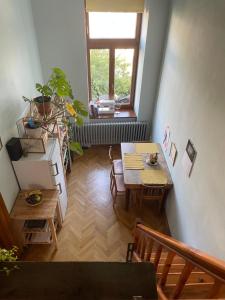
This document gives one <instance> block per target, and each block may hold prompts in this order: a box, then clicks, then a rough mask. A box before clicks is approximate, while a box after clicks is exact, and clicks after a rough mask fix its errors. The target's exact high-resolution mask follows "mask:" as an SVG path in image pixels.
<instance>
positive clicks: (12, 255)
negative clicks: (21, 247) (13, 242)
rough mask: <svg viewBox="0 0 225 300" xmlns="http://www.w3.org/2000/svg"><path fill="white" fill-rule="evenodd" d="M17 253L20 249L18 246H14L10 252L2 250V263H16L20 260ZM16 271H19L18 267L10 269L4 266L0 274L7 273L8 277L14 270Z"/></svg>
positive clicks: (0, 254) (0, 249)
mask: <svg viewBox="0 0 225 300" xmlns="http://www.w3.org/2000/svg"><path fill="white" fill-rule="evenodd" d="M17 252H18V248H17V247H16V246H14V247H13V248H12V249H10V250H7V249H2V248H0V263H4V262H8V261H16V260H17V259H18V257H17ZM16 269H18V266H17V265H13V266H10V268H9V267H8V266H4V265H2V266H1V268H0V272H5V273H6V275H7V276H8V275H10V273H11V272H12V271H13V270H16Z"/></svg>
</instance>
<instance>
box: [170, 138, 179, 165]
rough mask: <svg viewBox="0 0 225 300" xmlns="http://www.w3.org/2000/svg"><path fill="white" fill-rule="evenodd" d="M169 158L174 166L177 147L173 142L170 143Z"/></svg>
mask: <svg viewBox="0 0 225 300" xmlns="http://www.w3.org/2000/svg"><path fill="white" fill-rule="evenodd" d="M169 158H170V160H171V162H172V165H173V166H174V164H175V161H176V158H177V148H176V145H175V144H174V143H171V147H170V153H169Z"/></svg>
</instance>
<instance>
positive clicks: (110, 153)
mask: <svg viewBox="0 0 225 300" xmlns="http://www.w3.org/2000/svg"><path fill="white" fill-rule="evenodd" d="M109 160H110V162H111V164H112V163H113V153H112V146H109Z"/></svg>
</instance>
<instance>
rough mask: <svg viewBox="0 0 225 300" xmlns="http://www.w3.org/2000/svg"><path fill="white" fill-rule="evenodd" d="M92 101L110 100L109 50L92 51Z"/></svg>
mask: <svg viewBox="0 0 225 300" xmlns="http://www.w3.org/2000/svg"><path fill="white" fill-rule="evenodd" d="M90 70H91V93H92V100H94V99H97V98H98V97H100V98H104V96H106V98H108V94H109V49H92V50H90Z"/></svg>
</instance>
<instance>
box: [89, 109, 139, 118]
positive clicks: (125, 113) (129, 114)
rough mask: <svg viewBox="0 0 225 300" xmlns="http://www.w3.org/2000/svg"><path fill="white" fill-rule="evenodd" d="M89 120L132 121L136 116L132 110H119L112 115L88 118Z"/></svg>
mask: <svg viewBox="0 0 225 300" xmlns="http://www.w3.org/2000/svg"><path fill="white" fill-rule="evenodd" d="M89 117H90V119H91V120H111V119H118V120H120V119H123V118H124V119H126V118H129V119H130V118H132V119H134V120H136V119H137V116H136V114H135V112H134V111H133V110H132V109H120V110H119V111H116V112H115V113H114V114H112V115H100V116H95V117H93V116H91V115H90V116H89Z"/></svg>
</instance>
